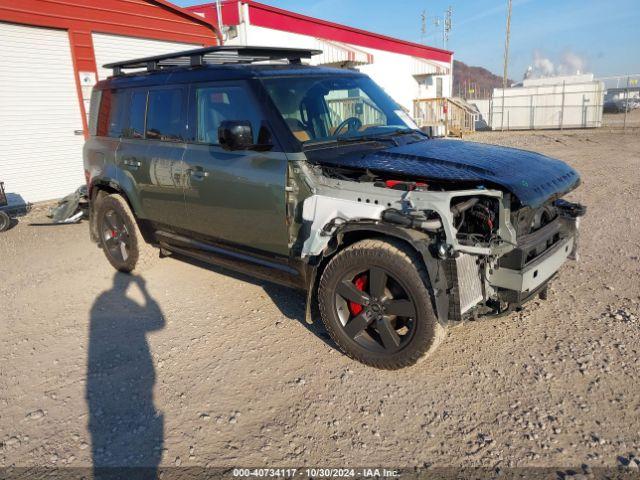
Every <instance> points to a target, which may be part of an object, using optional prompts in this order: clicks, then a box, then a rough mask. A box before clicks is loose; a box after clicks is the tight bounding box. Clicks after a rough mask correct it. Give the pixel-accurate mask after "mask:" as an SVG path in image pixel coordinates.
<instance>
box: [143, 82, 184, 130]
mask: <svg viewBox="0 0 640 480" xmlns="http://www.w3.org/2000/svg"><path fill="white" fill-rule="evenodd" d="M184 97H185V95H184V92H183V90H182V89H178V88H176V89H167V90H151V91H150V92H149V100H148V110H147V127H146V129H147V130H146V131H147V135H146V138H148V139H151V140H165V141H173V142H177V141H183V140H184V138H185V132H186V123H187V122H186V108H185V105H184V100H185V98H184Z"/></svg>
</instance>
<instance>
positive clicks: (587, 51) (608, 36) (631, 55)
mask: <svg viewBox="0 0 640 480" xmlns="http://www.w3.org/2000/svg"><path fill="white" fill-rule="evenodd" d="M176 3H178V4H179V5H182V6H186V5H193V4H198V3H205V2H204V1H197V0H177V1H176ZM262 3H268V4H270V5H273V6H276V7H280V8H285V9H288V10H292V11H295V12H299V13H303V14H306V15H311V16H314V17H318V18H323V19H326V20H330V21H334V22H339V23H344V24H347V25H351V26H354V27H359V28H363V29H366V30H372V31H375V32H378V33H383V34H386V35H390V36H393V37H398V38H402V39H405V40H411V41H416V42H419V41H420V39H421V33H420V25H421V21H420V14H421V12H422V10H427V14H428V15H432V16H435V15H440V16H442V15H443V13H444V11H445V9H446V8H447V7H448V6H449V5H451V6H452V7H453V31H452V33H451V36H450V39H449V44H448V49H449V50H453V51H454V52H455V58H456V59H458V60H462V61H463V62H465V63H468V64H470V65H478V66H483V67H485V68H488V69H489V70H491V71H492V72H494V73H497V74H501V73H502V56H503V49H504V31H505V20H506V0H464V1H463V0H396V1H395V2H390V1H389V0H315V1H309V0H306V1H303V2H301V1H300V0H262ZM427 28H428V29H430V30H431V34H429V32H428V33H427V37H426V39H425V41H426V43H428V44H430V45H433V46H436V47H440V46H442V35H441V33H436V32H435V31H434V30H435V27H433V26H432V24H431V23H428V24H427ZM534 57H537V58H538V62H539V63H540V64H543V65H544V64H547V65H548V63H546V62H544V60H541V59H549V60H551V62H553V64H555V65H558V64H563V63H564V64H567V63H569V64H571V65H575V64H577V63H583V64H584V69H585V70H586V71H591V72H594V73H595V74H596V75H598V76H605V75H615V74H623V73H640V0H614V1H611V0H610V1H605V0H555V1H554V0H513V13H512V23H511V61H510V63H509V77H510V78H512V79H514V80H519V79H521V78H522V75H523V73H524V71H525V70H526V68H527V66H528V65H530V64H532V63H533V62H534ZM563 61H564V62H563Z"/></svg>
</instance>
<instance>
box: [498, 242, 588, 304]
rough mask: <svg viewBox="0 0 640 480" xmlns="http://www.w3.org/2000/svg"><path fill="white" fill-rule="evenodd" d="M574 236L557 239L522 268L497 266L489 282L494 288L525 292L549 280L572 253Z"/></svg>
mask: <svg viewBox="0 0 640 480" xmlns="http://www.w3.org/2000/svg"><path fill="white" fill-rule="evenodd" d="M574 245H575V237H573V236H572V237H569V238H566V239H564V240H561V241H559V242H558V243H557V244H555V245H554V246H553V247H552V248H550V249H549V250H547V251H546V252H545V253H543V254H542V255H540V256H539V257H537V258H536V259H535V260H534V261H532V262H531V263H529V264H527V266H525V267H524V268H523V269H522V270H513V269H510V268H497V269H495V270H493V273H491V274H490V275H489V283H490V284H491V285H492V286H493V287H496V288H502V289H506V290H513V291H516V292H521V293H524V294H527V293H529V292H533V291H534V290H536V289H538V287H540V286H541V285H542V284H543V283H545V282H546V281H547V280H549V279H550V278H551V277H552V276H553V275H554V274H555V273H556V272H557V271H558V270H559V269H560V267H561V266H562V265H563V264H564V262H566V261H567V259H568V258H569V256H570V255H571V254H572V252H573V249H574Z"/></svg>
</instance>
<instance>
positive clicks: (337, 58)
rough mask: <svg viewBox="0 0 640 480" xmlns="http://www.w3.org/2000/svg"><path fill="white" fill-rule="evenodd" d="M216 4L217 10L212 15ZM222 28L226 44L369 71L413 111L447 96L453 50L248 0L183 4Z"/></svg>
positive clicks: (394, 96)
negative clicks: (314, 52) (287, 51)
mask: <svg viewBox="0 0 640 480" xmlns="http://www.w3.org/2000/svg"><path fill="white" fill-rule="evenodd" d="M218 8H219V10H220V12H221V15H220V21H219V19H218ZM188 10H190V11H191V12H192V13H196V14H198V15H201V16H203V17H205V18H206V19H207V20H209V21H210V22H211V23H213V24H214V25H216V26H219V28H220V29H221V30H222V32H223V37H224V43H225V44H226V45H255V46H267V47H296V48H309V49H318V50H322V51H323V54H322V55H318V56H316V57H314V58H313V59H312V61H311V63H313V64H316V65H326V66H334V67H343V68H354V69H357V70H359V71H361V72H363V73H366V74H367V75H369V76H370V77H371V78H373V80H374V81H375V82H376V83H378V84H379V85H380V86H381V87H382V88H384V89H385V91H386V92H387V93H388V94H389V95H390V96H391V97H393V99H394V100H395V101H396V102H398V103H399V104H400V105H401V106H403V107H404V108H405V109H406V110H407V112H409V113H410V114H412V115H414V101H415V100H418V99H423V98H437V97H439V98H442V97H445V98H447V97H450V96H451V91H452V76H451V73H452V67H453V53H452V52H449V51H446V50H441V49H438V48H433V47H429V46H426V45H421V44H417V43H411V42H407V41H404V40H398V39H395V38H391V37H387V36H384V35H380V34H377V33H372V32H368V31H364V30H360V29H356V28H352V27H348V26H345V25H340V24H336V23H332V22H327V21H325V20H320V19H317V18H312V17H308V16H305V15H300V14H297V13H294V12H290V11H287V10H282V9H279V8H275V7H272V6H269V5H264V4H261V3H258V2H254V1H253V0H223V1H221V2H220V5H219V6H218V5H217V4H216V3H209V4H205V5H197V6H193V7H189V8H188Z"/></svg>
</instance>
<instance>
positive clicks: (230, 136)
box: [218, 120, 254, 150]
mask: <svg viewBox="0 0 640 480" xmlns="http://www.w3.org/2000/svg"><path fill="white" fill-rule="evenodd" d="M218 142H219V143H220V146H221V147H222V148H224V149H225V150H248V149H250V148H252V147H253V146H254V144H253V128H251V122H250V121H248V120H224V121H222V122H220V127H219V128H218Z"/></svg>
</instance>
